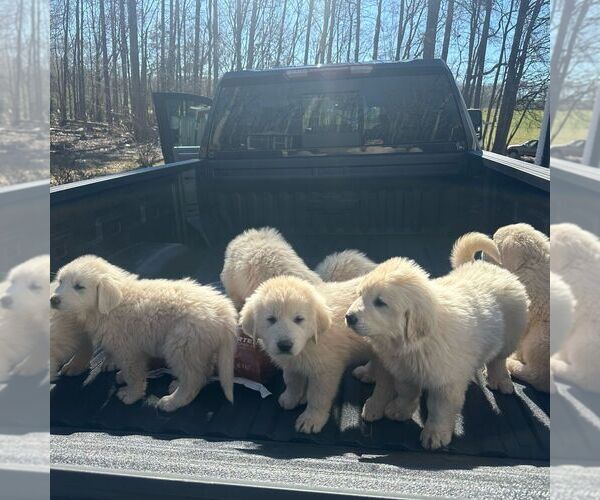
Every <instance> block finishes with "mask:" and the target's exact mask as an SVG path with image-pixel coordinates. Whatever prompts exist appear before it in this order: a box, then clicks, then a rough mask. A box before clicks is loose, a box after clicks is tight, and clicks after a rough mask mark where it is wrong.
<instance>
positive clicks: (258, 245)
mask: <svg viewBox="0 0 600 500" xmlns="http://www.w3.org/2000/svg"><path fill="white" fill-rule="evenodd" d="M282 275H289V276H297V277H298V278H302V279H304V280H306V281H308V282H309V283H313V284H318V283H321V281H322V280H321V278H320V277H319V275H318V274H317V273H315V272H314V271H312V270H311V269H310V268H309V267H308V266H307V265H306V264H305V263H304V261H303V260H302V259H301V258H300V257H299V256H298V254H297V253H296V252H295V251H294V249H293V248H292V247H291V245H290V244H289V243H288V242H287V241H286V240H285V238H284V237H283V236H282V235H281V233H280V232H279V231H277V230H276V229H273V228H271V227H263V228H261V229H248V230H247V231H244V232H243V233H242V234H240V235H238V236H236V237H235V238H234V239H233V240H231V241H230V242H229V245H227V248H226V250H225V263H224V265H223V271H221V282H222V283H223V286H224V287H225V291H226V292H227V295H228V296H229V297H230V298H231V300H233V303H234V304H235V306H236V307H237V309H238V310H239V309H241V308H242V306H243V305H244V301H245V300H246V299H247V298H248V297H249V296H250V295H252V292H254V290H256V288H257V287H258V285H260V284H261V283H262V282H263V281H266V280H268V279H269V278H273V277H275V276H282Z"/></svg>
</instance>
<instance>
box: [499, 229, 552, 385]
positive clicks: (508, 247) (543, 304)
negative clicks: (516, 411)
mask: <svg viewBox="0 0 600 500" xmlns="http://www.w3.org/2000/svg"><path fill="white" fill-rule="evenodd" d="M494 242H495V243H496V245H497V246H498V250H499V251H500V258H501V260H502V266H503V267H504V268H505V269H508V270H509V271H511V272H512V273H513V274H515V275H516V276H517V277H518V278H519V280H520V281H521V283H523V284H524V285H525V288H526V289H527V295H528V296H529V300H530V301H531V304H530V306H529V323H528V324H527V329H526V331H525V335H524V336H523V338H522V339H521V342H520V343H519V347H518V349H517V350H516V352H515V353H514V354H513V355H512V356H511V357H509V358H508V359H507V361H506V363H507V367H508V370H509V371H510V373H511V374H512V375H513V376H515V377H516V378H518V379H521V380H524V381H525V382H528V383H530V384H531V385H532V386H533V387H535V388H536V389H537V390H539V391H544V392H548V390H549V386H550V282H549V280H550V242H549V240H548V237H547V236H546V235H545V234H544V233H542V232H540V231H537V230H536V229H534V228H533V227H531V226H530V225H529V224H522V223H521V224H511V225H509V226H504V227H502V228H500V229H498V231H496V233H495V234H494Z"/></svg>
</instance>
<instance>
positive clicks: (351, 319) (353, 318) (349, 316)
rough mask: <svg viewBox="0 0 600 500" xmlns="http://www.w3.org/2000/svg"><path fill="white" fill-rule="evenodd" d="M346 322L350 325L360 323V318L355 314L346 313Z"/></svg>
mask: <svg viewBox="0 0 600 500" xmlns="http://www.w3.org/2000/svg"><path fill="white" fill-rule="evenodd" d="M346 323H347V324H348V326H354V325H356V323H358V318H357V317H356V315H355V314H346Z"/></svg>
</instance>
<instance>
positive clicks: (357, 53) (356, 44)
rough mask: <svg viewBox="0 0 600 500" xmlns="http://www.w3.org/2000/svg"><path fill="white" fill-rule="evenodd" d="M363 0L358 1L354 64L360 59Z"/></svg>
mask: <svg viewBox="0 0 600 500" xmlns="http://www.w3.org/2000/svg"><path fill="white" fill-rule="evenodd" d="M360 4H361V0H356V38H355V40H354V62H358V60H359V59H360V7H361V5H360Z"/></svg>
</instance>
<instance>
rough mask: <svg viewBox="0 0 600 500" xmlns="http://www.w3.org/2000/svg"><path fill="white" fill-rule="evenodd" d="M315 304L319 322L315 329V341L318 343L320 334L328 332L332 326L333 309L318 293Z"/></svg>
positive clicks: (317, 321)
mask: <svg viewBox="0 0 600 500" xmlns="http://www.w3.org/2000/svg"><path fill="white" fill-rule="evenodd" d="M314 306H315V315H316V323H317V329H316V330H315V343H317V342H318V340H319V334H321V333H324V332H326V331H327V330H329V328H330V327H331V309H329V306H328V305H327V303H326V302H325V300H323V298H321V297H320V296H318V295H316V294H315V301H314Z"/></svg>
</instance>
